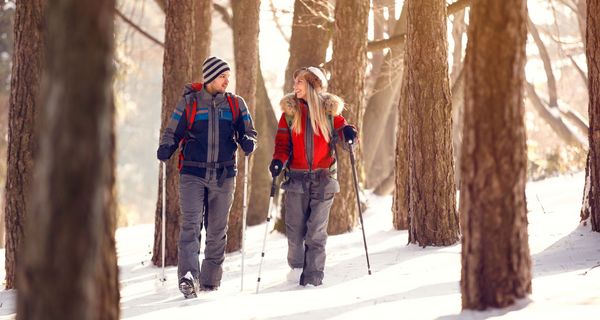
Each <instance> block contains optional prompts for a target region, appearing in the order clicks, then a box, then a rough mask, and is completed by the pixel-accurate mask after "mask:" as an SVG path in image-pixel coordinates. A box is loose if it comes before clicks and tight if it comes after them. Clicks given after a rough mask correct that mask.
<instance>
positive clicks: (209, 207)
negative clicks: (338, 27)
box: [157, 57, 257, 298]
mask: <svg viewBox="0 0 600 320" xmlns="http://www.w3.org/2000/svg"><path fill="white" fill-rule="evenodd" d="M202 73H203V78H204V84H200V83H193V84H189V85H186V86H185V89H184V93H183V97H182V99H181V101H180V102H179V103H178V104H177V107H176V108H175V111H174V112H173V116H172V117H171V119H170V120H169V124H168V126H167V128H165V130H164V132H163V135H162V138H161V140H160V146H159V148H158V151H157V157H158V159H159V160H161V161H166V160H168V159H169V158H170V157H171V156H172V154H173V153H174V152H175V150H177V148H178V146H179V144H180V142H181V145H182V153H181V155H180V159H179V160H180V163H179V167H180V179H179V196H180V205H181V212H182V219H181V230H180V236H179V247H178V248H179V251H178V261H179V262H178V266H177V273H178V277H179V290H180V291H181V292H182V293H183V294H184V296H185V297H186V298H190V297H195V296H196V286H197V285H198V283H199V289H200V290H203V291H204V290H216V289H217V288H218V287H219V285H220V283H221V276H222V273H223V268H222V264H223V261H224V259H225V245H226V241H227V238H226V232H227V220H228V216H229V210H230V208H231V204H232V202H233V193H234V189H235V176H236V173H237V169H236V159H235V154H236V150H237V145H236V142H237V143H239V145H240V147H241V148H242V150H243V151H244V152H245V153H246V155H249V154H250V153H252V152H253V151H254V149H255V147H256V136H257V134H256V130H254V126H253V123H252V118H251V117H250V113H249V111H248V108H247V106H246V103H245V102H244V99H243V98H242V97H239V96H236V95H233V94H231V93H228V92H225V90H226V89H227V86H228V85H229V76H230V69H229V65H228V64H227V62H225V61H224V60H222V59H219V58H217V57H210V58H208V59H206V60H205V61H204V63H203V64H202ZM203 221H205V222H206V223H205V224H206V248H205V250H204V260H203V261H202V266H200V264H199V260H198V258H199V254H200V230H201V229H202V222H203Z"/></svg>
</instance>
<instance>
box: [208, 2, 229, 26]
mask: <svg viewBox="0 0 600 320" xmlns="http://www.w3.org/2000/svg"><path fill="white" fill-rule="evenodd" d="M213 8H214V9H215V11H217V12H218V13H220V14H221V18H222V19H223V22H225V24H227V25H228V26H229V27H231V25H232V22H231V15H230V14H229V11H227V8H225V7H223V6H222V5H220V4H216V3H214V2H213Z"/></svg>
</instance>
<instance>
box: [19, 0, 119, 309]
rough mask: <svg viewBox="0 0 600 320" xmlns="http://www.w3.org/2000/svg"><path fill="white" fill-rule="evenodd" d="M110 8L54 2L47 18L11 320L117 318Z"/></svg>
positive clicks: (101, 3) (107, 2)
mask: <svg viewBox="0 0 600 320" xmlns="http://www.w3.org/2000/svg"><path fill="white" fill-rule="evenodd" d="M114 5H115V3H114V1H112V0H96V1H81V0H55V1H50V2H49V5H48V6H47V9H46V10H47V35H46V36H47V38H48V41H47V42H46V43H48V49H47V59H46V65H47V68H46V73H45V74H46V76H45V79H44V86H43V94H42V95H41V96H42V97H44V99H41V100H40V101H43V103H44V106H43V108H42V109H43V111H42V112H41V113H40V120H41V121H40V135H39V136H40V142H39V143H40V154H39V158H37V160H36V181H35V184H34V192H33V201H32V207H31V211H29V212H28V213H27V214H28V221H35V223H28V224H27V225H26V231H25V232H26V238H27V242H26V243H25V250H24V252H23V265H22V267H20V268H19V274H18V277H19V281H18V299H17V319H65V320H70V319H118V316H119V306H118V301H119V297H118V290H115V289H117V288H116V284H117V279H116V268H117V266H116V258H115V257H116V256H115V252H114V247H112V249H110V247H111V245H110V243H111V242H112V236H113V234H114V219H115V216H114V201H115V200H114V198H113V197H114V195H113V193H112V192H111V191H112V189H113V184H114V167H113V165H114V155H113V151H114V136H113V134H114V132H113V130H114V128H113V116H114V107H113V104H112V76H113V68H114V67H113V56H112V53H113V24H114ZM65 34H68V35H69V36H68V37H65ZM82 106H85V108H82ZM68 164H76V165H68ZM90 168H93V170H90ZM109 221H112V222H113V223H112V224H111V223H107V222H109ZM113 243H114V242H113ZM109 270H110V272H107V271H109ZM102 274H103V276H102ZM106 276H110V278H105V277H106ZM100 279H101V280H102V281H99V280H100ZM105 282H108V283H110V284H107V283H105ZM109 287H112V290H110V289H109Z"/></svg>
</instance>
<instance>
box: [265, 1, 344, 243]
mask: <svg viewBox="0 0 600 320" xmlns="http://www.w3.org/2000/svg"><path fill="white" fill-rule="evenodd" d="M330 17H331V13H330V10H329V3H328V1H327V0H308V1H307V0H296V1H295V2H294V18H293V22H292V36H291V38H290V58H289V60H288V64H287V67H286V69H285V82H284V86H283V92H284V94H285V93H288V92H291V91H292V89H293V88H292V87H293V85H294V79H292V76H293V73H294V71H296V69H298V68H301V67H307V66H320V65H321V64H323V63H324V62H325V54H326V52H327V47H328V46H329V40H330V39H331V33H332V24H331V23H330V22H329V19H330ZM276 129H277V127H275V128H274V130H276ZM274 136H275V135H274V134H273V135H271V136H269V137H268V138H267V139H273V137H274ZM272 150H273V149H271V151H272ZM271 156H272V153H271ZM280 179H281V178H279V179H278V180H280ZM277 185H279V183H277ZM269 190H270V189H269ZM280 191H281V190H280ZM284 193H285V192H281V193H280V195H281V198H280V201H278V203H280V204H282V203H283V201H284V199H285V194H284ZM279 214H280V215H279V216H277V218H276V219H275V230H277V231H279V232H281V233H285V207H284V206H283V205H281V206H280V210H279Z"/></svg>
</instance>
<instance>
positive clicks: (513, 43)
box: [460, 0, 531, 310]
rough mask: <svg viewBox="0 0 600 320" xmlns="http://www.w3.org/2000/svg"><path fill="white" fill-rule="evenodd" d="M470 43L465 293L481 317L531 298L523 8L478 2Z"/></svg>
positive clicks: (518, 0) (505, 0)
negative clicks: (491, 309)
mask: <svg viewBox="0 0 600 320" xmlns="http://www.w3.org/2000/svg"><path fill="white" fill-rule="evenodd" d="M468 39H469V42H468V44H467V55H466V57H467V58H466V64H465V72H466V73H465V119H464V121H465V123H464V134H463V148H462V164H461V171H462V174H461V177H462V186H461V197H460V208H461V209H460V210H461V225H462V232H463V237H462V253H461V256H462V274H461V276H462V277H461V293H462V307H463V309H480V310H481V309H485V308H487V307H496V308H502V307H506V306H509V305H511V304H513V303H514V302H515V301H516V300H517V299H520V298H523V297H525V296H526V295H527V294H528V293H530V292H531V259H530V256H529V244H528V234H527V204H526V198H525V184H526V169H527V149H526V148H527V147H526V137H525V125H524V105H523V82H524V81H525V73H524V66H525V61H526V53H525V43H526V40H527V6H526V1H525V0H502V1H499V0H496V1H485V2H483V1H475V2H474V3H473V5H472V6H471V13H470V17H469V27H468ZM498 39H503V41H501V42H499V41H498Z"/></svg>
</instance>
